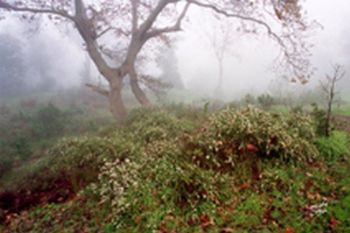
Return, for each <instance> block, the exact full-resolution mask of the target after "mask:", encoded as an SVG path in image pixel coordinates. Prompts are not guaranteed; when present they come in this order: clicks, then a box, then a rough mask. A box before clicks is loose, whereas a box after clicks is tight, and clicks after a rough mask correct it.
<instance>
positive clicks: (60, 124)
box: [32, 103, 65, 138]
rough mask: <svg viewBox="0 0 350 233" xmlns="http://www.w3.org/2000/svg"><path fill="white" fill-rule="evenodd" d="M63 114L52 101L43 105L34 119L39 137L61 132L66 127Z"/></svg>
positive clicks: (34, 127) (34, 126) (33, 122)
mask: <svg viewBox="0 0 350 233" xmlns="http://www.w3.org/2000/svg"><path fill="white" fill-rule="evenodd" d="M63 116H64V114H63V112H62V111H61V110H60V109H59V108H57V107H56V106H55V105H53V104H51V103H49V104H48V105H46V106H44V107H41V108H40V109H39V110H38V111H37V112H36V113H35V114H34V116H33V120H32V124H33V129H34V132H35V134H36V135H37V137H40V138H45V137H52V136H57V135H59V134H61V133H62V132H63V131H64V128H65V124H64V117H63Z"/></svg>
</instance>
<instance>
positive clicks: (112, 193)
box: [95, 140, 228, 232]
mask: <svg viewBox="0 0 350 233" xmlns="http://www.w3.org/2000/svg"><path fill="white" fill-rule="evenodd" d="M180 153H181V151H180V150H179V148H178V147H177V146H176V143H175V142H174V141H173V140H169V141H155V142H153V143H152V144H149V145H147V146H146V147H144V148H143V150H142V152H141V153H140V154H139V156H131V157H130V159H129V158H127V159H124V160H121V159H115V160H106V161H105V164H104V166H103V168H102V169H101V173H100V175H99V183H97V186H96V187H95V190H96V191H97V192H98V193H99V195H101V199H102V201H103V202H104V203H110V206H112V209H111V210H112V211H113V216H115V217H114V219H113V221H112V223H113V224H112V225H113V226H114V227H115V230H116V231H118V232H119V231H120V232H124V231H123V229H124V230H125V229H128V227H131V229H136V232H146V231H151V230H153V231H155V230H159V227H160V226H161V225H162V223H163V221H164V220H165V219H166V218H167V217H171V216H173V217H175V216H181V218H183V216H193V215H195V216H197V217H198V216H199V215H200V214H201V213H203V212H206V213H208V214H210V213H212V212H214V210H215V207H216V206H217V205H219V203H220V201H221V200H222V196H224V195H223V194H222V193H224V192H225V191H226V192H227V190H228V188H227V186H226V185H227V178H226V177H225V176H222V175H219V174H215V173H214V172H211V171H206V170H202V169H200V168H199V167H197V166H195V165H193V164H190V163H187V162H186V161H183V160H181V159H179V158H180V156H179V154H180ZM225 187H226V188H225ZM182 221H186V219H182ZM174 224H175V225H176V223H174ZM173 227H179V226H173ZM169 230H170V229H169ZM125 232H128V231H127V230H126V231H125Z"/></svg>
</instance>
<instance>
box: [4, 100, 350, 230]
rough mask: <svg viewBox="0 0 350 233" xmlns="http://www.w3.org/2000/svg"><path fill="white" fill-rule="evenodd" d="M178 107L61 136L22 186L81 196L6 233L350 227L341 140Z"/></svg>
mask: <svg viewBox="0 0 350 233" xmlns="http://www.w3.org/2000/svg"><path fill="white" fill-rule="evenodd" d="M172 108H173V109H174V108H175V107H172ZM178 108H179V112H178V113H176V111H175V112H172V111H167V110H164V109H160V108H151V109H138V110H135V111H133V112H132V113H131V115H130V117H129V119H128V120H127V121H126V124H125V125H124V126H121V127H118V128H117V127H113V128H110V129H105V130H103V131H101V133H100V135H95V136H84V137H76V138H65V139H62V140H61V141H60V142H59V143H57V144H56V146H54V147H53V148H51V150H49V152H48V155H47V156H46V157H45V159H43V160H41V162H40V163H38V164H37V165H36V167H35V168H34V167H33V169H32V170H31V171H25V172H23V176H22V178H23V180H22V182H23V181H24V182H23V183H21V184H23V186H22V187H26V188H27V189H28V190H30V188H31V187H32V188H33V187H34V186H35V185H34V184H33V181H36V182H37V183H39V184H42V183H43V182H44V181H45V180H46V181H47V182H49V180H48V177H56V178H57V177H59V176H65V177H67V178H68V179H69V180H70V181H71V183H73V184H74V189H75V192H76V196H75V198H74V199H72V200H70V201H68V202H66V203H64V204H57V203H56V204H55V203H51V204H47V203H43V204H42V205H39V206H36V207H33V208H32V209H30V210H29V211H25V212H22V213H21V214H20V215H19V216H17V215H14V216H10V220H11V221H8V222H7V224H8V225H7V226H6V227H4V228H3V232H106V233H111V232H121V233H124V232H125V233H130V232H146V233H147V232H150V233H151V232H159V233H175V232H181V233H186V232H188V233H193V232H222V233H230V232H288V233H293V232H339V233H340V232H347V231H348V230H349V229H350V226H349V224H350V223H349V219H350V209H349V208H348V204H349V200H350V199H349V197H350V189H349V187H350V179H349V176H348V169H349V168H350V163H349V157H348V156H347V153H348V149H346V148H348V146H349V144H348V141H347V139H346V136H345V135H344V134H342V133H340V132H334V134H333V135H332V137H330V138H328V139H324V138H317V137H316V136H315V132H314V127H313V125H314V124H313V123H312V121H311V120H310V119H309V118H308V117H307V116H305V115H303V114H301V113H298V114H297V113H295V114H289V115H288V116H287V115H280V114H276V113H269V112H265V111H262V110H259V109H256V108H253V107H247V108H243V109H238V110H235V109H232V108H231V109H225V110H221V111H219V112H217V113H212V114H209V113H205V112H203V111H201V110H198V111H197V110H196V111H194V112H190V113H188V114H187V113H186V112H187V110H186V109H184V106H178ZM330 160H331V161H332V162H331V163H330V162H329V161H330ZM24 174H26V177H25V175H24ZM18 182H19V181H18ZM18 184H19V183H18ZM25 184H26V186H25ZM18 186H19V187H20V186H21V185H18Z"/></svg>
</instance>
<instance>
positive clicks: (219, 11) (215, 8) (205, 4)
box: [187, 0, 287, 49]
mask: <svg viewBox="0 0 350 233" xmlns="http://www.w3.org/2000/svg"><path fill="white" fill-rule="evenodd" d="M187 2H189V3H193V4H195V5H197V6H200V7H204V8H208V9H211V10H213V11H214V12H216V13H218V14H220V15H224V16H226V17H232V18H238V19H241V20H244V21H250V22H253V23H256V24H259V25H261V26H263V27H264V28H265V29H266V31H267V33H268V34H269V35H270V36H272V37H273V38H274V39H275V40H276V41H277V42H278V43H279V44H280V45H281V46H282V47H283V48H284V49H287V46H286V45H285V43H284V42H283V40H282V39H281V37H279V36H278V35H277V34H276V33H275V32H274V31H273V30H272V28H271V27H270V26H269V25H268V24H267V23H266V22H264V21H263V20H259V19H256V18H253V17H249V16H244V15H239V14H234V13H229V12H227V11H224V10H222V9H219V8H218V7H216V6H214V5H212V4H207V3H202V2H199V1H197V0H187Z"/></svg>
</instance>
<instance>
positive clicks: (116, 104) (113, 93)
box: [109, 79, 128, 122]
mask: <svg viewBox="0 0 350 233" xmlns="http://www.w3.org/2000/svg"><path fill="white" fill-rule="evenodd" d="M122 87H123V86H122V79H118V80H113V82H112V83H111V84H110V91H109V105H110V110H111V112H112V114H113V116H114V117H115V118H116V119H117V121H118V122H123V121H124V120H125V118H126V117H127V115H128V113H127V110H126V107H125V105H124V101H123V98H122Z"/></svg>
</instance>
